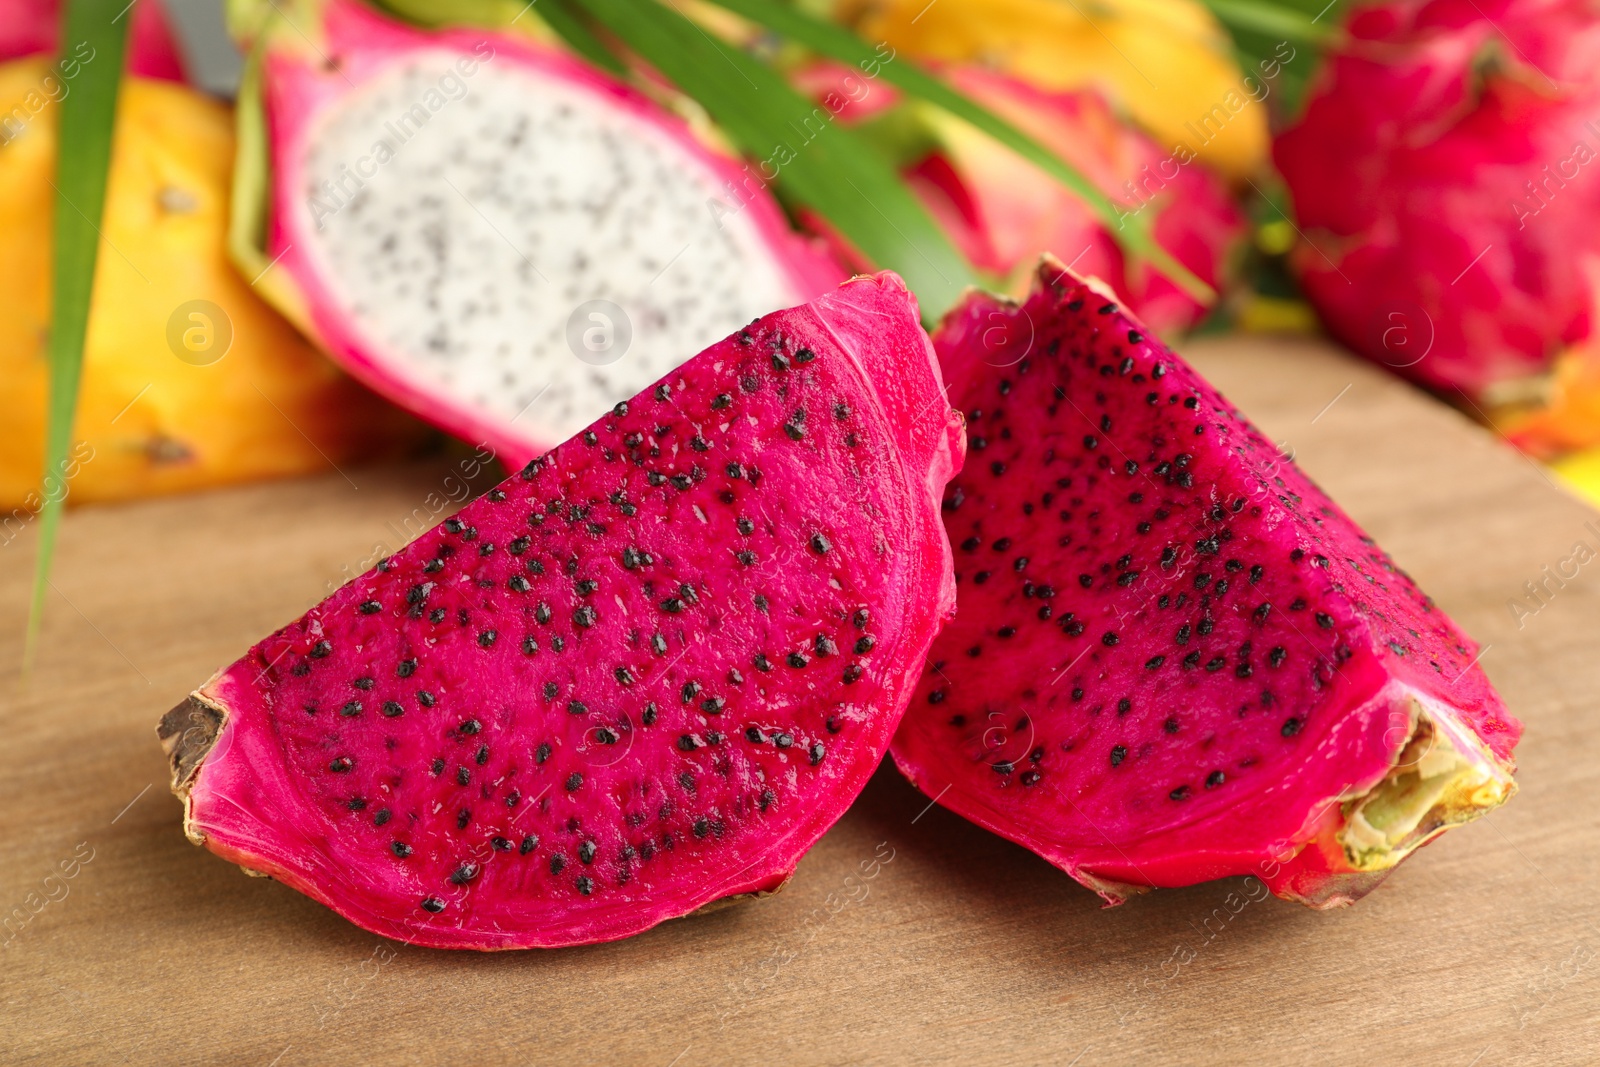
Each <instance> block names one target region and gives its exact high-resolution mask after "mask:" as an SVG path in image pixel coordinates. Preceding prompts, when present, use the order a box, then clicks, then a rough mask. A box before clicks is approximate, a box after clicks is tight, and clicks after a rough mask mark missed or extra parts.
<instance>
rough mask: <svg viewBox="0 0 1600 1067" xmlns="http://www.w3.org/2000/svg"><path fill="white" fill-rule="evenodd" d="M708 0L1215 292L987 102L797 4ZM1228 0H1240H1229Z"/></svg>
mask: <svg viewBox="0 0 1600 1067" xmlns="http://www.w3.org/2000/svg"><path fill="white" fill-rule="evenodd" d="M710 2H711V3H713V4H716V5H717V6H718V7H722V8H726V9H727V10H729V11H732V12H734V13H735V14H737V15H742V16H743V17H745V18H747V19H749V20H750V21H752V22H756V23H759V24H760V25H763V26H765V27H767V28H768V29H770V30H772V31H773V32H775V33H779V34H782V35H783V36H785V37H788V38H790V39H792V40H795V41H798V42H799V43H801V44H803V45H805V46H806V47H807V48H810V49H811V50H812V51H814V52H819V53H821V54H822V55H825V56H828V57H830V58H832V59H836V60H839V61H840V62H843V63H848V64H850V65H851V66H853V67H857V68H859V69H861V70H869V69H870V70H873V71H875V72H876V74H877V76H880V77H882V78H883V80H884V81H886V82H889V83H890V84H892V85H896V86H899V87H900V88H901V89H904V90H905V91H906V92H908V93H910V94H911V95H913V96H916V97H920V98H921V99H923V100H926V101H927V102H928V103H930V104H933V105H934V106H935V107H938V108H941V109H942V110H944V111H948V112H949V113H950V114H952V115H954V116H955V117H956V118H959V119H961V120H962V121H964V122H967V123H969V124H971V125H972V126H974V127H975V128H977V129H978V130H980V131H982V132H983V133H986V134H988V135H989V136H990V137H992V138H994V139H995V140H996V141H998V142H1000V143H1001V144H1003V145H1005V146H1006V147H1007V148H1009V149H1011V150H1012V151H1013V152H1016V153H1017V154H1018V155H1020V156H1021V157H1022V158H1024V159H1026V160H1027V161H1028V162H1030V163H1032V164H1034V165H1035V166H1037V167H1039V168H1040V169H1041V170H1043V171H1044V172H1045V173H1046V174H1049V175H1050V176H1051V177H1053V178H1055V179H1056V180H1057V181H1059V182H1060V183H1061V184H1062V185H1065V186H1066V187H1067V188H1068V189H1070V190H1072V192H1073V193H1075V194H1077V196H1078V197H1079V199H1081V200H1083V202H1084V203H1086V204H1088V205H1089V207H1090V209H1091V210H1093V211H1094V213H1095V215H1096V216H1098V217H1099V219H1100V221H1101V223H1102V224H1103V225H1104V226H1105V227H1106V229H1107V230H1108V231H1110V233H1111V234H1112V236H1114V237H1115V238H1116V239H1117V240H1118V241H1119V242H1121V243H1122V244H1123V245H1124V246H1125V247H1126V248H1128V250H1129V251H1132V252H1134V253H1137V254H1139V255H1142V256H1144V257H1145V258H1147V259H1149V260H1150V261H1151V262H1152V263H1154V264H1155V265H1156V266H1157V267H1158V268H1159V269H1160V270H1161V272H1162V273H1163V274H1165V275H1166V276H1167V277H1168V278H1170V279H1172V281H1173V282H1174V283H1176V284H1177V285H1178V286H1180V287H1181V288H1183V289H1184V291H1185V292H1187V293H1189V295H1191V296H1193V297H1194V298H1195V299H1196V300H1200V301H1203V302H1207V303H1209V302H1210V301H1212V300H1214V299H1216V295H1217V294H1216V293H1215V291H1213V290H1212V288H1211V287H1210V286H1209V285H1207V284H1206V283H1205V282H1203V281H1201V280H1200V279H1199V278H1197V277H1195V276H1194V274H1193V273H1191V272H1190V271H1189V269H1188V268H1187V267H1185V266H1183V264H1181V263H1179V262H1178V261H1177V260H1175V259H1173V258H1172V257H1171V256H1170V255H1169V254H1168V253H1167V252H1166V250H1165V249H1163V248H1161V247H1160V246H1159V245H1157V244H1156V243H1155V241H1154V239H1152V238H1151V236H1150V234H1149V231H1148V229H1147V227H1146V224H1145V222H1144V220H1143V219H1142V218H1139V217H1137V216H1135V217H1132V218H1128V219H1125V218H1124V217H1123V215H1122V212H1120V211H1118V209H1117V206H1116V205H1115V204H1114V203H1112V201H1111V198H1110V197H1108V196H1106V195H1105V194H1104V193H1102V192H1101V191H1100V190H1099V189H1098V188H1096V187H1095V186H1094V184H1093V183H1092V182H1090V181H1089V179H1088V178H1086V177H1084V176H1083V174H1082V173H1081V172H1080V171H1079V170H1078V169H1077V168H1076V167H1074V166H1073V165H1072V164H1070V163H1068V162H1067V161H1066V160H1064V159H1062V158H1061V157H1060V156H1059V155H1057V154H1056V153H1055V152H1052V151H1051V150H1050V149H1048V148H1046V147H1045V146H1044V145H1042V144H1040V143H1039V142H1038V141H1037V140H1035V139H1034V138H1033V137H1031V136H1029V135H1028V134H1026V133H1024V132H1023V131H1022V130H1020V129H1018V128H1017V127H1016V126H1014V125H1012V124H1011V123H1010V122H1007V121H1006V120H1005V119H1003V118H1001V117H1000V116H999V115H996V114H995V113H994V112H992V111H990V110H989V109H988V108H986V107H984V106H982V105H981V104H979V103H977V102H976V101H974V100H972V99H971V98H970V97H967V96H965V95H963V94H962V93H959V92H957V91H956V90H954V89H952V88H950V86H948V85H946V84H945V83H944V82H942V81H940V80H939V79H937V78H935V77H933V76H932V75H930V74H928V73H927V72H926V71H924V70H923V69H922V68H921V67H919V66H917V65H916V64H915V63H912V62H910V61H909V60H906V59H904V58H902V57H895V58H894V59H893V60H892V61H885V60H884V58H883V56H881V55H879V54H878V53H877V52H876V51H874V50H873V49H872V48H870V47H869V46H868V45H867V44H866V42H864V41H863V40H862V39H861V38H859V37H857V36H856V35H855V34H853V33H851V32H850V31H849V30H847V29H845V28H844V27H842V26H839V25H837V24H835V23H832V22H827V21H824V20H822V19H818V18H813V17H812V16H810V15H807V14H805V13H804V12H803V11H800V10H799V9H797V8H793V7H789V6H788V5H786V4H781V3H774V2H773V0H710ZM1223 2H1229V0H1223ZM1232 2H1243V0H1232Z"/></svg>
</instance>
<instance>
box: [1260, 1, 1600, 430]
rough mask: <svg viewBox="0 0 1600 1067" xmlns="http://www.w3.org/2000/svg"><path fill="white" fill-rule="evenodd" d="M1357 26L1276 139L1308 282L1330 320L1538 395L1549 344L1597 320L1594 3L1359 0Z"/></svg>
mask: <svg viewBox="0 0 1600 1067" xmlns="http://www.w3.org/2000/svg"><path fill="white" fill-rule="evenodd" d="M1348 31H1349V38H1348V41H1347V42H1346V43H1345V44H1344V45H1343V46H1342V47H1340V48H1339V49H1337V50H1336V51H1335V52H1334V53H1333V54H1332V55H1331V56H1329V58H1328V60H1327V63H1326V66H1325V67H1324V69H1323V71H1322V74H1321V76H1320V77H1319V79H1318V80H1317V82H1316V85H1315V88H1314V89H1313V91H1312V94H1311V99H1310V101H1309V103H1308V105H1307V107H1306V111H1305V115H1304V116H1303V118H1302V119H1301V120H1300V121H1299V122H1298V123H1297V124H1296V125H1295V126H1294V127H1293V128H1292V129H1290V130H1288V131H1287V132H1285V133H1284V134H1283V135H1282V136H1280V137H1279V138H1278V140H1277V143H1276V146H1275V150H1274V153H1275V158H1276V161H1277V164H1278V168H1279V170H1280V171H1281V172H1282V174H1283V177H1284V180H1285V181H1286V182H1287V184H1288V187H1289V190H1290V192H1291V193H1292V195H1293V201H1294V209H1295V212H1296V214H1297V216H1298V219H1299V224H1300V227H1301V229H1302V230H1303V231H1304V234H1305V241H1304V242H1303V243H1302V244H1301V246H1300V247H1299V248H1298V249H1296V251H1295V254H1294V264H1295V266H1296V268H1297V271H1298V274H1299V277H1300V280H1301V283H1302V284H1303V286H1304V287H1305V292H1306V295H1307V296H1308V297H1309V298H1310V299H1311V302H1312V303H1313V304H1314V305H1315V306H1316V308H1317V310H1318V312H1319V313H1320V314H1321V316H1322V320H1323V322H1324V323H1325V324H1326V326H1327V327H1328V329H1329V331H1330V332H1331V333H1333V334H1334V336H1336V337H1338V338H1339V339H1340V340H1342V341H1343V342H1345V343H1346V344H1348V345H1350V346H1351V347H1352V348H1354V349H1356V350H1357V351H1359V352H1362V353H1363V354H1365V355H1367V356H1369V357H1370V358H1372V359H1374V360H1377V361H1379V362H1380V363H1382V364H1384V365H1386V366H1389V367H1391V368H1393V369H1395V370H1397V371H1399V372H1401V373H1404V374H1406V375H1407V376H1409V377H1412V378H1414V379H1416V380H1418V381H1420V382H1422V383H1424V384H1426V385H1428V386H1431V387H1433V388H1436V389H1442V390H1447V391H1459V392H1460V393H1462V394H1464V395H1465V398H1466V399H1468V400H1470V401H1471V402H1472V403H1473V404H1476V405H1481V406H1482V407H1484V408H1494V409H1503V410H1507V411H1508V412H1510V411H1514V410H1515V409H1517V408H1520V407H1525V406H1529V405H1532V406H1538V405H1541V404H1543V403H1544V402H1545V401H1547V400H1548V399H1549V398H1550V396H1551V392H1550V391H1551V387H1552V384H1553V378H1552V376H1551V374H1550V371H1551V368H1552V366H1553V364H1554V362H1555V360H1556V358H1557V356H1558V354H1559V353H1561V352H1562V351H1563V349H1564V348H1566V347H1567V346H1569V345H1571V344H1572V343H1574V342H1576V341H1579V340H1580V339H1582V338H1583V337H1585V336H1586V335H1587V334H1588V332H1589V330H1590V329H1591V317H1590V314H1589V311H1590V303H1591V299H1592V295H1591V292H1592V283H1593V278H1592V274H1591V272H1592V270H1593V268H1594V265H1595V259H1596V257H1597V255H1600V183H1597V182H1596V181H1595V179H1594V177H1593V176H1591V175H1590V174H1588V173H1587V167H1588V164H1589V163H1590V162H1591V161H1593V160H1594V159H1595V157H1596V155H1597V153H1600V126H1596V125H1595V119H1596V117H1597V115H1600V112H1597V110H1596V105H1597V104H1600V67H1597V65H1596V59H1597V58H1600V20H1597V19H1596V18H1595V13H1594V8H1593V5H1592V4H1590V3H1588V2H1587V0H1481V2H1479V0H1426V2H1416V0H1407V2H1397V3H1384V4H1377V5H1372V6H1369V7H1363V8H1361V9H1359V10H1357V11H1355V12H1354V13H1353V14H1351V16H1350V17H1349V20H1348ZM1592 377H1593V375H1592V374H1582V373H1580V374H1570V373H1569V374H1567V375H1566V376H1565V377H1564V380H1563V384H1562V388H1564V389H1566V390H1568V391H1570V390H1571V389H1572V388H1575V387H1580V388H1588V387H1589V385H1588V381H1589V379H1590V378H1592ZM1569 399H1570V398H1569ZM1569 406H1570V404H1569ZM1596 429H1600V426H1597V427H1596ZM1530 432H1531V431H1530ZM1551 443H1552V444H1554V441H1552V442H1551Z"/></svg>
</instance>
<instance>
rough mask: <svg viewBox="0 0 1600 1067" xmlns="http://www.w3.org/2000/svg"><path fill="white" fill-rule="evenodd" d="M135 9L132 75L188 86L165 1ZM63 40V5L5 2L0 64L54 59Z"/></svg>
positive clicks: (38, 0) (145, 1) (0, 3)
mask: <svg viewBox="0 0 1600 1067" xmlns="http://www.w3.org/2000/svg"><path fill="white" fill-rule="evenodd" d="M131 6H132V9H133V10H132V12H131V13H130V14H129V16H128V17H129V18H130V19H131V20H132V21H130V22H129V24H128V55H127V67H128V73H129V74H137V75H138V76H140V77H141V78H160V79H162V80H164V81H174V82H181V81H183V80H184V77H183V61H182V60H181V59H180V58H179V52H178V46H177V43H176V42H175V41H174V40H173V37H172V30H171V28H170V27H169V26H168V25H167V14H166V11H165V10H164V9H163V8H162V6H161V0H138V2H137V3H134V4H132V5H131ZM60 39H61V0H0V61H4V60H7V59H16V58H19V57H21V56H31V55H37V54H38V53H41V52H44V53H48V54H51V55H54V54H55V53H56V51H57V48H58V45H59V42H60ZM63 58H70V59H76V60H78V61H80V62H81V61H84V60H85V59H87V60H88V61H89V62H93V57H92V56H86V55H85V54H84V53H81V52H78V51H77V50H76V49H72V50H69V52H68V54H67V55H66V56H65V57H63Z"/></svg>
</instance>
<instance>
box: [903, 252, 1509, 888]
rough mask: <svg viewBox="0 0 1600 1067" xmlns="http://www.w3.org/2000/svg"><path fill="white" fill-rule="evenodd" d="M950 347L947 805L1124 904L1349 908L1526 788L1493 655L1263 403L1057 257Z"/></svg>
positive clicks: (958, 333) (911, 717)
mask: <svg viewBox="0 0 1600 1067" xmlns="http://www.w3.org/2000/svg"><path fill="white" fill-rule="evenodd" d="M934 346H935V348H936V350H937V351H938V354H939V358H940V362H941V364H942V366H943V367H944V369H945V372H946V374H947V375H948V376H949V377H950V379H951V384H950V390H951V402H952V403H954V404H956V405H958V406H959V407H961V408H962V409H963V410H964V412H965V414H966V417H967V424H968V429H967V432H968V435H969V436H968V447H969V449H970V456H969V461H968V463H967V465H966V468H965V470H964V471H963V472H962V474H961V475H960V476H959V477H958V478H957V479H955V480H954V481H952V482H951V484H950V487H949V489H948V490H947V491H946V495H945V500H944V520H945V529H946V530H947V531H948V533H949V535H950V541H951V544H952V545H953V546H954V548H955V559H956V581H957V587H958V589H959V590H960V611H959V613H958V614H957V616H956V620H955V622H954V623H952V624H951V625H950V626H949V627H947V628H946V629H945V630H944V632H943V633H941V634H940V636H939V638H938V640H937V641H936V642H935V644H934V649H933V652H932V653H931V655H930V662H929V665H928V667H927V669H926V671H925V673H924V676H923V679H922V684H921V687H920V689H919V690H918V694H917V697H916V699H915V700H914V701H913V702H912V706H911V709H910V710H909V711H908V712H907V715H906V718H905V722H904V723H903V725H902V726H901V729H900V732H899V735H898V736H897V737H896V739H895V742H894V747H893V752H894V756H895V759H896V761H897V762H898V763H899V765H900V767H901V769H902V770H904V771H905V772H906V774H907V775H909V776H910V778H911V779H912V781H913V782H915V783H916V785H917V786H918V788H920V789H921V790H923V791H924V792H925V793H927V794H928V795H929V796H930V797H934V798H936V799H938V801H939V802H940V803H941V804H943V805H945V806H946V807H949V808H951V809H952V810H954V811H956V812H959V813H960V814H962V815H964V816H966V817H967V818H969V819H971V820H973V821H974V822H977V823H979V824H980V825H982V826H985V827H988V828H989V829H991V830H993V831H995V832H996V833H999V834H1002V835H1004V836H1006V837H1008V838H1010V839H1012V840H1014V841H1017V842H1019V843H1021V844H1024V845H1026V846H1027V847H1029V848H1031V849H1033V850H1035V851H1036V852H1038V853H1039V854H1040V855H1042V856H1044V857H1045V858H1046V859H1048V860H1050V862H1052V863H1054V864H1056V865H1057V866H1059V867H1061V868H1062V869H1063V870H1065V871H1067V873H1069V874H1071V875H1072V876H1073V877H1074V878H1076V879H1077V880H1078V881H1080V882H1082V883H1083V884H1085V885H1087V886H1089V887H1091V888H1093V889H1095V890H1097V891H1098V892H1100V893H1101V894H1102V895H1103V896H1104V897H1105V898H1106V899H1107V900H1109V901H1113V902H1116V901H1120V900H1121V899H1122V898H1123V897H1124V896H1125V895H1126V894H1127V893H1129V892H1134V891H1137V890H1138V889H1139V888H1141V887H1147V886H1179V885H1188V884H1191V883H1194V882H1199V881H1203V880H1206V879H1212V878H1219V877H1223V876H1225V875H1237V874H1255V875H1257V876H1259V877H1260V878H1262V880H1263V881H1265V882H1266V883H1267V884H1268V885H1269V886H1270V887H1271V888H1272V889H1273V890H1274V891H1275V892H1277V893H1278V894H1279V895H1281V896H1285V897H1289V898H1292V899H1297V900H1301V901H1303V902H1305V903H1308V904H1312V905H1316V906H1327V905H1330V904H1338V903H1348V902H1350V901H1351V900H1354V899H1355V898H1357V897H1359V896H1361V895H1362V894H1363V893H1365V892H1366V891H1368V890H1369V889H1371V888H1372V887H1373V886H1374V885H1375V884H1376V883H1377V882H1378V881H1379V880H1381V878H1382V877H1383V875H1384V873H1385V872H1386V871H1387V870H1388V869H1389V868H1391V867H1393V866H1394V864H1395V863H1397V862H1399V860H1400V859H1401V858H1403V857H1404V856H1405V855H1406V854H1407V853H1409V852H1410V851H1411V850H1413V849H1414V848H1416V847H1417V846H1418V845H1420V844H1422V843H1423V842H1424V841H1426V840H1428V839H1429V838H1431V837H1432V836H1433V835H1435V834H1437V833H1439V832H1442V830H1444V829H1445V828H1446V827H1448V826H1450V825H1453V824H1455V823H1458V822H1462V821H1465V820H1467V819H1470V818H1472V817H1474V816H1475V815H1477V814H1479V813H1480V812H1482V811H1483V810H1487V809H1488V808H1491V807H1493V806H1494V805H1496V804H1498V803H1500V802H1501V801H1503V800H1504V799H1505V798H1506V797H1507V796H1509V795H1510V793H1511V792H1512V791H1513V789H1514V784H1513V782H1512V779H1511V771H1512V756H1511V750H1512V746H1513V745H1514V744H1515V743H1516V740H1517V738H1518V736H1519V734H1520V730H1521V727H1520V726H1519V724H1518V723H1517V722H1516V721H1515V720H1514V719H1512V718H1511V717H1510V716H1509V715H1508V714H1507V713H1506V710H1505V708H1504V707H1503V706H1502V704H1501V702H1500V699H1499V697H1498V696H1496V694H1495V692H1494V691H1493V689H1492V688H1490V685H1489V683H1488V681H1487V680H1486V678H1485V677H1484V675H1483V672H1482V671H1481V669H1480V668H1479V667H1478V666H1477V663H1476V656H1477V649H1476V647H1475V646H1474V645H1473V643H1472V641H1471V640H1470V639H1469V638H1467V637H1466V636H1465V635H1463V634H1462V633H1461V632H1460V631H1459V630H1458V629H1457V628H1456V627H1455V625H1454V624H1453V623H1451V621H1450V620H1449V619H1448V618H1446V617H1445V616H1444V614H1443V613H1442V612H1440V611H1439V610H1438V608H1436V607H1435V606H1434V605H1433V603H1432V602H1431V601H1430V600H1429V599H1428V598H1427V597H1426V596H1424V595H1423V594H1422V593H1421V592H1420V591H1419V590H1418V589H1417V588H1416V586H1415V585H1414V584H1412V582H1411V580H1410V579H1409V578H1407V577H1406V575H1405V574H1404V573H1403V572H1402V571H1399V570H1397V569H1396V568H1395V566H1394V565H1393V563H1392V562H1391V561H1390V559H1389V557H1388V556H1387V555H1385V554H1384V553H1383V551H1382V550H1381V549H1379V548H1377V547H1376V546H1375V545H1374V544H1373V542H1372V541H1371V539H1370V538H1368V537H1367V536H1366V535H1365V534H1363V533H1362V531H1361V530H1360V529H1359V528H1358V527H1357V526H1356V525H1355V524H1354V523H1353V522H1351V520H1350V519H1349V517H1348V516H1346V515H1345V514H1344V512H1342V511H1341V510H1339V508H1338V506H1337V505H1336V504H1334V503H1333V502H1332V501H1330V500H1329V499H1328V498H1327V497H1326V496H1324V495H1323V493H1322V492H1321V491H1320V490H1319V489H1318V488H1317V487H1316V486H1315V485H1313V484H1312V483H1311V481H1310V480H1309V479H1307V478H1306V477H1305V475H1304V474H1302V473H1301V472H1300V471H1299V470H1298V469H1296V468H1295V467H1294V465H1293V464H1292V463H1290V462H1288V461H1287V460H1285V459H1284V458H1283V457H1282V456H1281V455H1280V454H1279V453H1278V451H1277V449H1276V448H1274V447H1273V445H1272V444H1270V443H1269V442H1268V441H1267V440H1266V439H1265V438H1264V437H1262V436H1261V434H1260V433H1259V432H1258V431H1257V430H1256V429H1255V428H1254V427H1253V426H1251V425H1250V424H1249V423H1248V422H1247V421H1245V419H1244V418H1243V416H1241V415H1240V414H1239V413H1238V412H1237V411H1235V410H1234V409H1233V408H1232V407H1230V406H1229V405H1228V403H1227V402H1226V401H1225V400H1224V399H1223V398H1222V397H1220V396H1219V395H1218V394H1217V393H1216V391H1215V390H1214V389H1212V388H1211V387H1210V386H1209V385H1207V384H1206V382H1205V381H1203V380H1202V379H1201V378H1200V376H1199V375H1198V374H1196V373H1195V372H1194V371H1193V370H1192V369H1191V368H1190V367H1188V366H1187V365H1186V364H1185V363H1184V362H1183V361H1182V360H1181V359H1180V358H1178V357H1177V356H1175V355H1174V354H1173V353H1172V352H1171V351H1169V350H1168V349H1167V348H1165V347H1164V346H1163V345H1162V344H1161V343H1160V342H1159V341H1156V340H1155V339H1153V338H1152V337H1151V336H1150V334H1149V332H1148V330H1146V328H1145V327H1144V326H1143V325H1142V324H1141V323H1140V322H1138V321H1137V320H1135V319H1133V318H1132V317H1131V316H1129V315H1128V314H1126V313H1125V312H1123V311H1122V310H1121V309H1120V308H1119V306H1118V304H1117V301H1116V300H1115V298H1114V297H1113V296H1111V295H1110V294H1109V291H1107V290H1104V289H1103V288H1101V287H1099V286H1097V285H1096V284H1094V283H1085V282H1084V281H1082V280H1080V279H1079V278H1077V277H1076V276H1074V275H1072V274H1071V273H1070V272H1068V271H1066V269H1065V268H1064V267H1062V266H1061V265H1060V264H1059V263H1057V262H1055V261H1054V260H1046V262H1045V263H1044V265H1043V266H1042V267H1041V269H1040V272H1039V275H1038V284H1037V286H1036V288H1035V289H1034V291H1033V293H1032V295H1031V296H1030V297H1029V298H1028V300H1027V302H1026V303H1025V304H1023V305H1020V306H1018V305H1015V304H1011V303H1006V302H1001V301H997V300H994V299H991V298H988V297H984V296H981V295H979V296H974V297H972V298H971V299H969V301H968V302H967V303H966V304H965V305H964V306H962V307H959V308H957V309H956V310H955V311H953V312H951V313H950V315H949V317H947V319H946V320H945V322H944V324H943V326H942V327H941V329H940V330H939V332H938V333H937V334H936V335H935V339H934Z"/></svg>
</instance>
